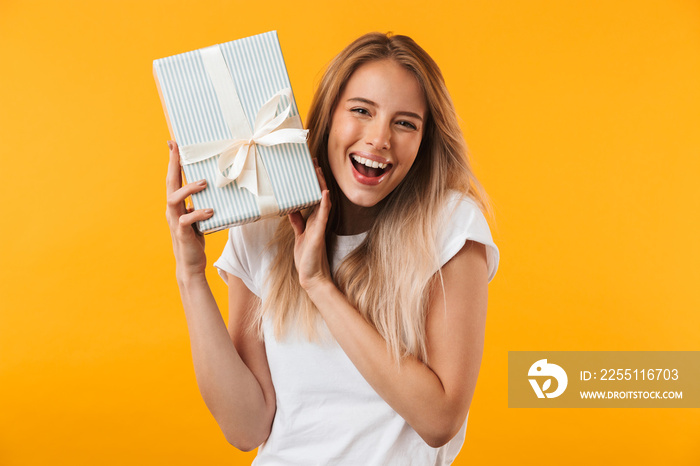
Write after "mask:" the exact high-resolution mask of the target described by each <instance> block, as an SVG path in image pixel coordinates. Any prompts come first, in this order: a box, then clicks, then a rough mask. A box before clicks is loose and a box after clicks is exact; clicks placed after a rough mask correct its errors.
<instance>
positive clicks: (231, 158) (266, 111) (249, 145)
mask: <svg viewBox="0 0 700 466" xmlns="http://www.w3.org/2000/svg"><path fill="white" fill-rule="evenodd" d="M283 96H284V97H286V98H287V100H288V102H289V103H288V104H287V106H286V107H285V108H284V109H283V110H282V111H281V112H280V113H279V114H278V115H277V116H275V112H276V110H277V106H278V104H279V101H280V98H281V97H283ZM291 101H292V91H291V89H289V88H287V89H282V90H281V91H279V92H277V93H276V94H275V95H273V96H272V97H271V98H270V99H269V100H268V101H267V102H265V103H264V104H263V106H262V107H261V108H260V110H259V111H258V114H257V115H256V117H255V128H254V130H253V134H252V135H251V137H249V138H240V139H233V140H228V141H226V142H227V143H228V145H227V147H226V148H225V149H224V150H223V151H221V155H220V156H219V160H218V164H217V165H218V169H219V171H218V172H217V174H216V186H217V187H219V188H222V187H224V186H226V185H227V184H229V183H231V182H232V181H234V180H236V179H237V180H238V186H239V187H242V188H246V189H247V190H248V191H250V192H251V193H253V194H255V195H256V196H257V195H258V181H257V167H256V161H255V146H256V145H260V146H274V145H277V144H289V143H292V144H303V143H305V142H306V136H307V134H308V132H309V130H306V129H301V128H298V127H294V126H297V125H298V122H297V121H296V120H295V119H292V118H289V113H290V112H291ZM251 154H253V156H252V157H251V156H250V155H251ZM226 170H228V173H226Z"/></svg>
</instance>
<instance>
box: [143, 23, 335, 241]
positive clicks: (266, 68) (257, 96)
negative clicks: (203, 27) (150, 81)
mask: <svg viewBox="0 0 700 466" xmlns="http://www.w3.org/2000/svg"><path fill="white" fill-rule="evenodd" d="M205 51H206V52H205ZM212 51H213V52H214V53H215V55H216V57H220V58H218V59H219V60H220V63H221V67H222V68H224V71H225V72H224V73H223V74H225V75H226V76H225V78H226V80H228V81H229V83H228V85H230V89H231V92H233V94H237V99H236V98H235V96H234V98H233V99H231V98H229V97H230V95H229V94H230V93H229V94H226V92H225V91H226V89H224V90H223V91H222V90H221V85H220V84H217V80H218V79H219V78H217V77H216V76H214V75H213V74H212V71H210V70H211V65H209V63H210V62H209V61H208V60H210V59H209V58H207V53H209V55H211V52H212ZM153 73H154V75H155V78H156V84H157V86H158V91H159V94H160V98H161V102H162V103H163V108H164V110H165V114H166V118H167V120H168V127H169V129H170V134H171V136H172V138H173V139H174V140H175V141H176V142H177V143H178V146H179V147H180V153H181V156H182V154H183V152H185V153H187V152H188V150H189V148H194V149H197V148H200V147H203V146H207V145H210V146H211V145H212V144H213V145H214V146H216V147H219V146H221V145H222V144H223V145H226V144H227V143H228V142H227V141H235V140H238V141H239V146H240V142H241V141H242V140H247V139H249V138H250V135H249V134H248V135H241V134H234V133H237V132H240V131H241V130H238V129H237V127H240V126H241V125H243V126H245V127H247V128H250V130H248V131H250V132H251V134H252V132H255V133H256V134H257V127H256V117H257V116H258V115H259V113H262V112H263V110H261V109H262V108H263V107H264V105H265V103H266V102H268V101H269V99H270V98H271V97H273V96H274V95H275V94H277V93H279V92H280V91H282V90H283V89H290V88H291V85H290V82H289V76H288V75H287V70H286V68H285V65H284V59H283V58H282V51H281V49H280V45H279V40H278V38H277V33H276V32H275V31H272V32H267V33H264V34H259V35H256V36H251V37H246V38H244V39H239V40H235V41H232V42H227V43H225V44H219V45H217V46H213V47H208V48H207V49H201V50H195V51H192V52H187V53H182V54H179V55H174V56H172V57H167V58H162V59H159V60H154V62H153ZM229 76H230V77H229ZM229 100H238V101H239V102H240V104H237V105H239V106H238V107H237V108H238V109H239V110H240V112H239V113H238V114H236V115H234V116H233V117H232V116H228V114H227V108H228V107H230V106H231V105H230V102H229ZM268 107H270V105H268ZM271 108H272V112H273V115H272V116H275V115H278V116H279V114H280V113H281V112H283V110H284V109H286V111H287V112H288V114H287V115H288V116H287V118H286V120H285V124H283V125H282V127H286V128H299V129H298V130H290V131H297V132H303V131H302V130H301V129H300V128H301V119H300V118H299V112H298V110H297V107H296V104H295V102H294V98H293V96H292V94H291V91H289V93H288V94H287V95H286V96H284V95H283V96H282V97H279V104H278V105H277V106H276V112H275V108H274V103H273V104H272V107H271ZM232 119H237V120H238V121H235V122H231V120H232ZM278 119H279V117H278ZM243 132H245V131H243ZM282 133H284V131H282ZM278 134H280V133H278ZM297 139H299V137H298V135H297ZM217 144H218V145H219V146H217ZM248 149H250V150H248ZM242 152H246V153H247V156H248V159H247V162H246V165H245V167H246V168H249V167H250V166H251V165H250V163H254V164H255V163H256V162H257V164H256V166H255V170H256V171H254V172H253V178H255V173H257V178H258V180H259V181H258V184H259V185H260V186H263V187H265V186H266V187H267V188H266V189H267V190H268V191H269V192H267V194H268V196H267V197H265V196H263V195H262V194H260V195H256V194H254V193H253V192H251V191H255V190H251V189H250V188H248V187H247V185H246V184H245V183H242V182H241V180H242V178H238V179H236V180H234V181H230V180H228V181H226V182H227V183H228V184H225V185H223V186H218V185H217V184H219V181H221V180H222V179H223V177H222V175H220V174H218V173H221V174H223V175H225V176H229V175H230V173H231V172H232V171H233V170H234V169H233V168H229V169H228V173H227V170H222V169H221V167H220V162H221V160H219V159H223V158H224V155H222V153H223V152H220V151H219V149H216V153H214V154H213V155H212V156H207V157H208V158H207V157H204V158H203V159H202V160H196V161H194V162H192V160H189V159H188V160H184V157H183V160H181V161H182V163H183V171H184V175H185V178H186V180H188V181H197V180H200V179H206V180H207V183H208V185H207V188H206V189H205V190H204V191H202V192H200V193H197V194H194V195H193V196H192V203H193V205H194V208H195V209H203V208H208V207H211V208H213V209H214V215H213V216H212V217H211V218H209V219H208V220H205V221H203V222H198V224H197V227H198V228H199V230H200V231H201V232H203V233H211V232H214V231H218V230H222V229H225V228H228V227H231V226H234V225H242V224H244V223H249V222H254V221H256V220H259V219H260V218H264V217H268V216H273V215H280V216H282V215H286V214H288V213H290V212H293V211H295V210H300V209H303V208H306V207H309V206H312V205H314V204H316V203H318V202H319V201H320V199H321V191H320V188H319V185H318V180H317V178H316V173H315V170H314V166H313V163H312V160H311V155H310V154H309V149H308V146H307V145H306V142H305V136H304V137H303V138H302V139H301V140H296V141H294V142H285V143H276V145H269V146H266V145H262V143H258V144H255V143H253V144H252V145H250V146H246V148H244V149H243V150H242ZM250 157H253V160H252V161H251V160H250ZM200 158H201V157H200ZM239 168H240V167H239ZM260 180H262V181H260ZM261 189H262V188H261ZM264 199H273V204H272V208H271V207H270V205H268V204H265V203H263V202H262V201H263V200H264Z"/></svg>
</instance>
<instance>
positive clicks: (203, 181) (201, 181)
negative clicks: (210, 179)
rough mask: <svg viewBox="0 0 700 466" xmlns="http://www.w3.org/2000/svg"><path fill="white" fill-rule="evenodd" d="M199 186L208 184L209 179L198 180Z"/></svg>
mask: <svg viewBox="0 0 700 466" xmlns="http://www.w3.org/2000/svg"><path fill="white" fill-rule="evenodd" d="M197 185H198V186H206V185H207V180H199V181H197Z"/></svg>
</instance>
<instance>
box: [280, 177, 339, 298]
mask: <svg viewBox="0 0 700 466" xmlns="http://www.w3.org/2000/svg"><path fill="white" fill-rule="evenodd" d="M316 173H317V175H318V181H319V184H320V186H321V196H322V197H321V204H320V205H319V206H317V207H316V208H315V209H314V211H313V212H312V213H311V215H309V218H307V219H306V220H304V217H303V216H302V215H301V212H293V213H291V214H289V222H290V223H291V224H292V228H293V229H294V236H295V238H294V263H295V264H296V267H297V273H298V274H299V284H300V285H301V287H302V288H304V289H305V290H306V291H309V290H310V289H311V288H314V287H315V286H317V285H320V284H322V283H327V282H328V281H330V280H331V273H330V267H329V265H328V256H327V254H326V224H327V223H328V215H329V213H330V210H331V201H330V197H329V192H328V189H327V187H326V181H325V179H324V178H323V174H322V173H321V169H320V168H318V167H316Z"/></svg>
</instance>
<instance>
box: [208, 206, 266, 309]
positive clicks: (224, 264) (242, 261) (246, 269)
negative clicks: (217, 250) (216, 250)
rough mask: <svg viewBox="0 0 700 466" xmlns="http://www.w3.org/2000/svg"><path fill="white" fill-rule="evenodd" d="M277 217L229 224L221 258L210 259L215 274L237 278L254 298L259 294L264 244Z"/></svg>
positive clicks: (261, 280) (261, 285)
mask: <svg viewBox="0 0 700 466" xmlns="http://www.w3.org/2000/svg"><path fill="white" fill-rule="evenodd" d="M278 222H279V219H277V218H271V219H264V220H260V221H258V222H255V223H248V224H245V225H240V226H236V227H233V228H231V229H230V230H229V232H228V241H227V242H226V246H224V250H223V252H222V253H221V257H219V259H218V260H217V261H216V262H214V267H216V268H217V269H219V275H221V277H222V278H223V279H224V280H226V274H224V273H223V272H226V273H230V274H232V275H235V276H236V277H238V278H240V279H241V280H242V281H243V283H244V284H245V286H247V287H248V289H249V290H250V291H251V292H252V293H253V294H255V295H256V296H258V297H261V296H262V289H263V279H264V274H265V272H264V268H265V267H266V266H267V264H269V257H267V255H268V254H267V244H268V242H269V241H270V239H271V238H272V235H273V234H274V232H275V229H276V228H277V224H278Z"/></svg>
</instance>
